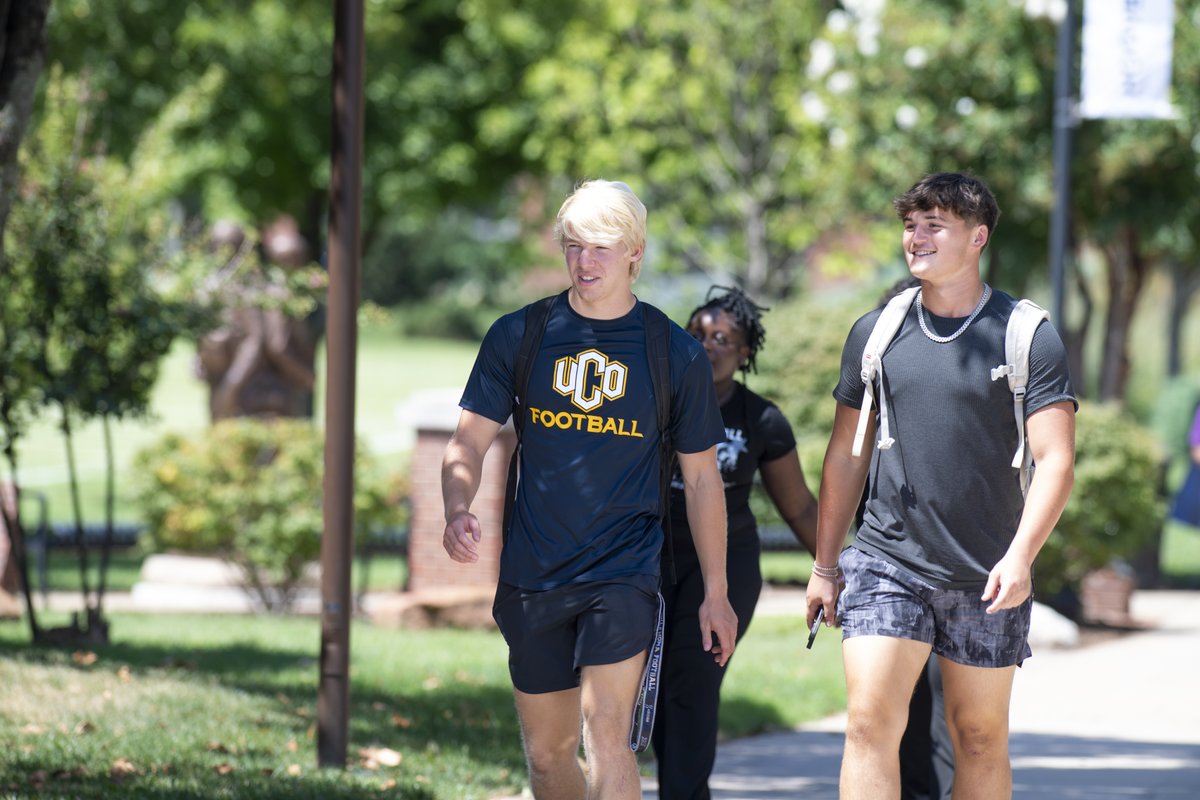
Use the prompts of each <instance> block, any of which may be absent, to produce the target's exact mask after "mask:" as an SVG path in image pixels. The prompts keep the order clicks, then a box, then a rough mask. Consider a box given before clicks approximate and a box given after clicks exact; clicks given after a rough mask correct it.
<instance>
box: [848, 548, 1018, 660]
mask: <svg viewBox="0 0 1200 800" xmlns="http://www.w3.org/2000/svg"><path fill="white" fill-rule="evenodd" d="M839 563H840V565H841V568H842V573H843V574H844V575H845V577H846V587H845V588H844V589H843V590H842V593H841V596H840V597H839V598H838V617H839V619H840V621H841V625H842V638H843V639H848V638H850V637H851V636H892V637H896V638H899V639H915V640H916V641H920V642H926V643H928V644H930V645H932V646H933V652H935V653H937V654H938V655H939V656H944V657H945V658H948V659H950V660H951V661H953V662H955V663H957V664H965V665H967V666H970V667H1011V666H1012V665H1013V664H1016V665H1017V666H1020V665H1021V662H1022V661H1024V660H1025V659H1026V658H1029V656H1030V655H1032V653H1031V652H1030V650H1029V643H1028V639H1029V619H1030V614H1031V612H1032V609H1033V598H1029V599H1027V600H1026V601H1025V602H1024V603H1022V604H1021V605H1019V606H1017V607H1016V608H1012V609H1008V610H1005V611H1000V612H998V613H996V614H988V613H986V612H985V609H986V608H987V606H988V604H987V603H985V602H983V601H982V600H980V599H979V592H977V591H959V590H954V589H938V588H937V587H935V586H931V585H929V584H928V583H925V581H922V580H920V579H919V578H915V577H913V576H912V575H909V574H908V573H906V572H904V571H902V570H900V569H898V568H897V567H895V566H894V565H892V564H890V563H889V562H887V561H884V560H883V559H882V558H879V557H877V556H874V555H871V554H869V553H865V552H863V551H861V550H858V549H856V548H854V547H848V548H846V550H844V551H843V552H842V555H841V558H840V559H839Z"/></svg>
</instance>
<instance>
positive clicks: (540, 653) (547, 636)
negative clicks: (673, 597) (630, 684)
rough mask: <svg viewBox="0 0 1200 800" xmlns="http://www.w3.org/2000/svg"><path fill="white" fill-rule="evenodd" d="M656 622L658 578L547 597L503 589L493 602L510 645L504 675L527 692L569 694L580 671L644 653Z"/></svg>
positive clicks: (551, 592)
mask: <svg viewBox="0 0 1200 800" xmlns="http://www.w3.org/2000/svg"><path fill="white" fill-rule="evenodd" d="M657 616H658V578H656V577H654V576H650V575H640V576H634V577H630V578H628V579H622V581H621V582H615V581H614V582H604V583H575V584H568V585H566V586H560V587H558V588H556V589H548V590H546V591H531V590H528V589H521V588H518V587H516V586H513V585H511V584H507V583H501V584H500V585H499V586H498V587H497V588H496V599H495V602H494V603H493V604H492V617H493V618H494V619H495V620H496V624H497V625H498V626H499V627H500V632H501V633H502V634H504V641H506V642H507V643H508V673H509V675H510V676H511V677H512V682H513V686H515V687H516V688H517V689H518V690H520V691H522V692H525V693H526V694H544V693H546V692H558V691H562V690H564V689H574V688H575V687H576V686H578V685H579V674H580V669H581V668H582V667H586V666H595V665H597V664H616V663H618V662H621V661H624V660H626V659H628V658H632V657H633V656H635V655H637V654H638V653H640V652H641V651H643V650H646V649H648V648H649V646H650V643H651V641H652V639H653V638H654V627H655V624H656V622H657Z"/></svg>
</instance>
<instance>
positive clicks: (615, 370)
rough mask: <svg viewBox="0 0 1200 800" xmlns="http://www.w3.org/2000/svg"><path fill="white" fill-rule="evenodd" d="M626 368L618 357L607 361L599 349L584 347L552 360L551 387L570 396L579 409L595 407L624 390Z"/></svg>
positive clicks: (589, 409)
mask: <svg viewBox="0 0 1200 800" xmlns="http://www.w3.org/2000/svg"><path fill="white" fill-rule="evenodd" d="M628 376H629V370H628V368H626V366H625V365H624V364H622V363H621V362H620V361H609V360H608V357H607V356H606V355H604V354H603V353H601V352H600V351H599V350H584V351H583V352H582V353H580V354H579V355H577V356H574V357H572V356H567V357H565V358H560V359H558V361H556V362H554V391H556V392H558V393H559V394H561V395H562V396H564V397H570V398H571V404H572V405H574V406H575V407H576V408H578V409H580V410H581V411H594V410H595V409H597V408H599V407H600V404H601V403H603V402H604V401H605V400H616V399H617V398H619V397H621V396H622V395H624V394H625V380H626V378H627V377H628Z"/></svg>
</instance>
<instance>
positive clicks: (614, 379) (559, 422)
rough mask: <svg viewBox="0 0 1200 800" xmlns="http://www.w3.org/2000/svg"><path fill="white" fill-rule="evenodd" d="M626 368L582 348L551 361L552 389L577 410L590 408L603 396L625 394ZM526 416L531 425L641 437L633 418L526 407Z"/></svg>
mask: <svg viewBox="0 0 1200 800" xmlns="http://www.w3.org/2000/svg"><path fill="white" fill-rule="evenodd" d="M628 378H629V368H628V367H626V366H625V365H624V364H622V363H621V362H620V361H610V360H609V358H608V356H606V355H604V354H603V353H601V352H600V351H599V350H595V349H591V350H584V351H583V352H582V353H580V354H579V355H576V356H566V357H564V358H560V359H558V360H557V361H556V362H554V391H556V392H558V393H559V394H560V395H562V396H563V397H567V398H569V399H570V401H571V405H573V406H575V407H576V408H578V409H580V410H581V411H585V412H590V411H594V410H596V409H597V408H599V407H600V406H601V404H603V403H604V401H605V400H617V399H619V398H621V397H623V396H624V395H625V382H626V380H627V379H628ZM529 419H530V421H531V422H532V423H533V424H535V425H541V426H542V427H544V428H559V429H561V430H577V431H587V432H588V433H601V434H604V433H609V434H613V435H615V436H634V437H637V438H639V439H640V438H643V434H642V433H641V432H639V431H638V424H637V420H636V419H635V420H626V419H620V418H614V417H600V416H596V415H594V414H588V413H585V414H578V413H574V412H570V411H559V412H554V411H548V410H546V409H541V408H534V407H532V406H530V408H529Z"/></svg>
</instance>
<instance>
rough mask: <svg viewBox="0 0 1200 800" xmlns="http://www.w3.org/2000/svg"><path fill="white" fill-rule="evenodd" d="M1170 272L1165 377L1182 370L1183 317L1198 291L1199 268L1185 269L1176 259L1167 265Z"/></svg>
mask: <svg viewBox="0 0 1200 800" xmlns="http://www.w3.org/2000/svg"><path fill="white" fill-rule="evenodd" d="M1167 268H1168V270H1169V271H1170V273H1171V312H1170V314H1171V317H1170V319H1169V320H1168V322H1167V377H1169V378H1174V377H1176V376H1178V375H1179V373H1180V372H1181V371H1182V370H1183V319H1184V317H1185V316H1186V314H1187V309H1188V306H1189V305H1190V304H1191V302H1192V297H1193V296H1194V295H1195V294H1196V292H1197V291H1200V270H1196V269H1191V270H1188V269H1185V268H1184V266H1183V264H1181V263H1180V262H1179V261H1177V260H1176V259H1171V261H1170V262H1169V263H1168V265H1167Z"/></svg>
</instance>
